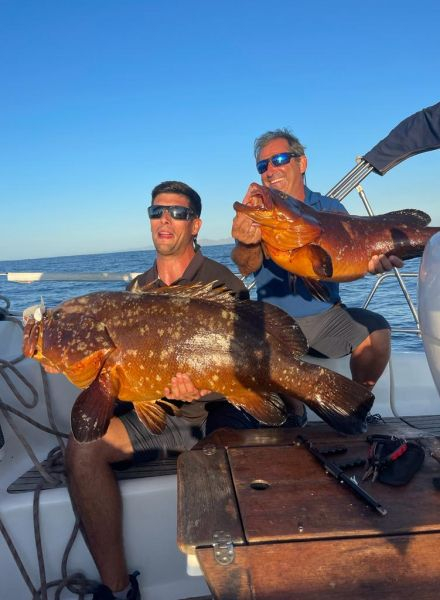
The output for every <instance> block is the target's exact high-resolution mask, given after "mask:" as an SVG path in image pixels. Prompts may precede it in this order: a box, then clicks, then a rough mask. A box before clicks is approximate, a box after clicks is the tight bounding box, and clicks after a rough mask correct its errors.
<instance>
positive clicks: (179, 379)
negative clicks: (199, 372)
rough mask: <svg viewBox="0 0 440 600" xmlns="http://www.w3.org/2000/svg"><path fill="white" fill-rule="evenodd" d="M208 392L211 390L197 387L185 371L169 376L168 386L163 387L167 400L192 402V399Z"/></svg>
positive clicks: (196, 398) (197, 398)
mask: <svg viewBox="0 0 440 600" xmlns="http://www.w3.org/2000/svg"><path fill="white" fill-rule="evenodd" d="M210 392H211V390H199V389H197V388H196V387H195V385H194V384H193V382H192V380H191V378H190V376H189V375H188V374H187V373H176V375H175V377H172V378H171V384H170V387H166V388H165V389H164V396H165V398H168V400H182V401H183V402H192V401H193V400H199V399H200V398H201V397H202V396H206V394H209V393H210Z"/></svg>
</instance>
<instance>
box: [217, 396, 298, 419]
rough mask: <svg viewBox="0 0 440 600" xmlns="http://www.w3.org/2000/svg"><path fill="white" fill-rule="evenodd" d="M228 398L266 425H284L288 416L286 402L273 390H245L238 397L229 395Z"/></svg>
mask: <svg viewBox="0 0 440 600" xmlns="http://www.w3.org/2000/svg"><path fill="white" fill-rule="evenodd" d="M227 400H228V402H231V404H233V405H234V406H236V407H237V408H243V409H244V410H245V411H246V412H248V413H249V414H250V415H252V416H253V417H255V418H256V419H257V420H258V421H260V423H263V424H264V425H272V426H275V427H276V426H278V425H282V424H283V423H284V421H285V420H286V418H287V410H286V406H285V404H284V402H283V401H282V400H281V398H280V397H279V396H278V395H277V394H274V393H271V392H260V393H257V392H254V391H253V390H245V391H243V393H240V396H237V397H236V398H235V397H231V396H228V398H227Z"/></svg>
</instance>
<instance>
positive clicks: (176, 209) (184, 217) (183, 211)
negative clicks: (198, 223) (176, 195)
mask: <svg viewBox="0 0 440 600" xmlns="http://www.w3.org/2000/svg"><path fill="white" fill-rule="evenodd" d="M165 211H167V213H168V214H169V215H170V217H171V218H173V219H176V221H191V220H192V219H195V218H196V214H195V212H194V211H193V210H192V208H188V207H187V206H163V205H162V204H153V205H152V206H149V207H148V216H149V217H150V219H161V218H162V215H163V213H164V212H165Z"/></svg>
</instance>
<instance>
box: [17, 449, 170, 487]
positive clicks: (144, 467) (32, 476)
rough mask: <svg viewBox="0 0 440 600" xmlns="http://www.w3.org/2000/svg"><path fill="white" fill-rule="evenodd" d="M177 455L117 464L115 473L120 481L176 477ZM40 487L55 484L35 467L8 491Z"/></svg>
mask: <svg viewBox="0 0 440 600" xmlns="http://www.w3.org/2000/svg"><path fill="white" fill-rule="evenodd" d="M177 456H178V455H177V453H176V454H175V455H174V456H167V457H164V458H158V459H156V460H146V461H140V460H137V461H136V462H135V463H131V462H129V461H127V462H124V463H115V464H114V466H113V470H114V472H115V475H116V478H117V479H118V480H119V481H122V480H124V479H139V478H141V477H158V476H161V475H175V474H176V472H177V466H176V464H177ZM42 465H43V467H46V466H47V465H48V461H47V460H45V461H43V462H42ZM57 470H58V472H64V465H63V462H62V457H61V456H60V459H59V460H58V463H57ZM65 485H66V484H65V481H63V479H60V482H59V484H58V485H57V486H55V487H65ZM38 486H41V489H42V490H49V489H53V488H54V486H53V484H51V483H49V482H47V481H45V479H44V478H43V477H42V476H41V474H40V472H39V471H38V470H37V469H36V467H33V468H32V469H29V471H26V473H24V474H23V475H21V476H20V477H18V479H16V480H15V481H14V482H12V483H11V484H10V485H9V486H8V488H7V491H8V492H9V493H10V494H18V493H22V492H33V491H34V490H35V489H37V487H38Z"/></svg>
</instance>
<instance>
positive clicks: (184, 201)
mask: <svg viewBox="0 0 440 600" xmlns="http://www.w3.org/2000/svg"><path fill="white" fill-rule="evenodd" d="M201 212H202V201H201V199H200V196H199V195H198V193H197V192H196V191H195V190H193V189H192V188H190V187H189V185H186V183H182V182H180V181H164V182H162V183H160V184H159V185H157V186H156V187H155V188H154V189H153V191H152V192H151V206H150V207H149V209H148V215H149V217H150V226H151V236H152V238H153V243H154V247H155V248H156V250H157V252H158V253H159V254H161V255H163V256H176V257H177V256H181V255H182V254H185V253H188V252H190V253H192V252H193V251H194V247H195V244H196V239H197V234H198V232H199V230H200V227H201V225H202V221H201V219H200V213H201Z"/></svg>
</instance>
